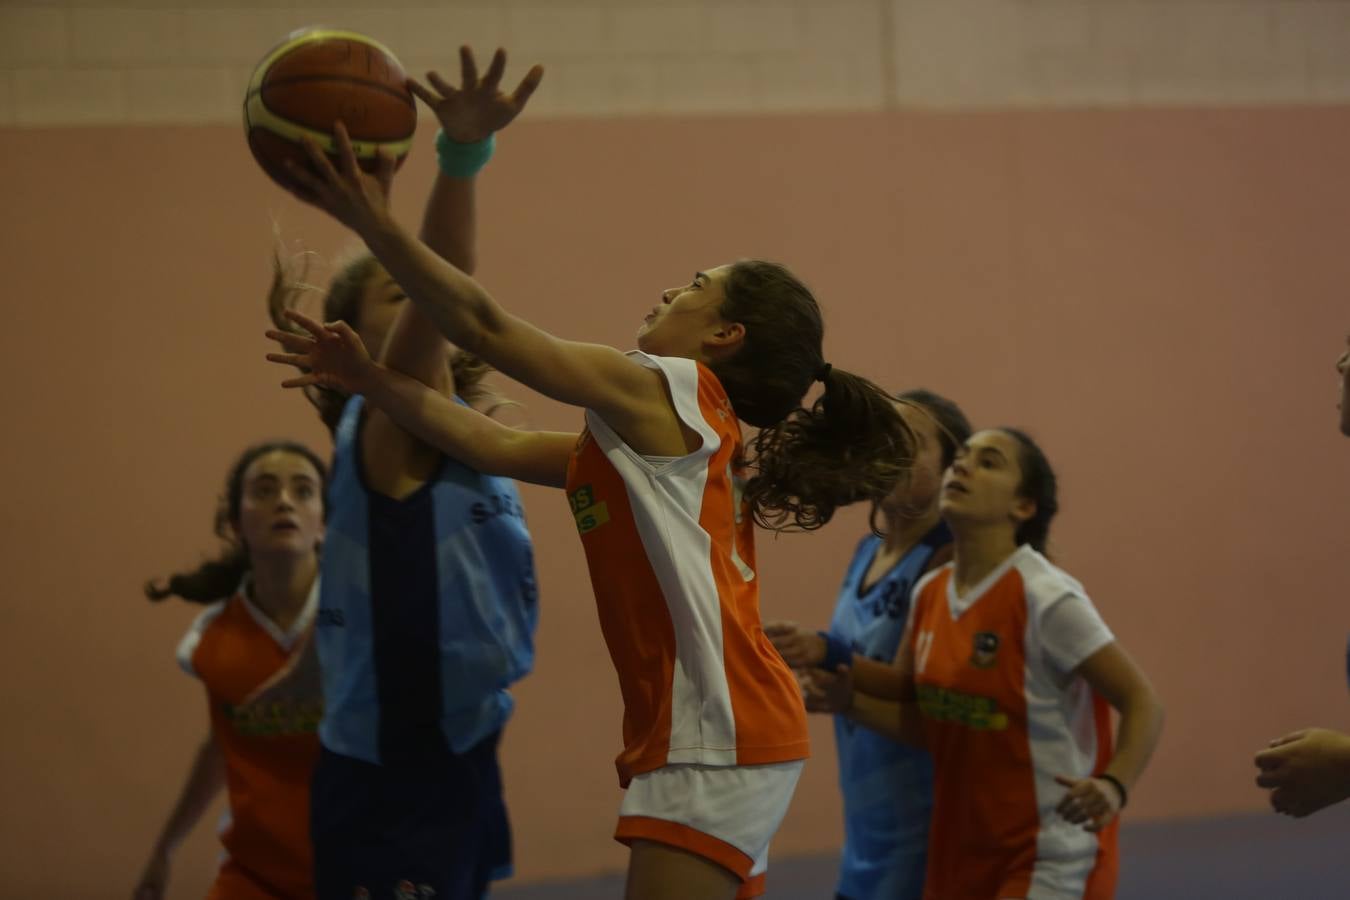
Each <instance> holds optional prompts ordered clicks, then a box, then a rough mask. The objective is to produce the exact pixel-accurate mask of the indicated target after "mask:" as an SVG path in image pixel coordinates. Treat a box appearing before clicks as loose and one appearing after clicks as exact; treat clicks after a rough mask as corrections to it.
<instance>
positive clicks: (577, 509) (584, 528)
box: [567, 484, 609, 534]
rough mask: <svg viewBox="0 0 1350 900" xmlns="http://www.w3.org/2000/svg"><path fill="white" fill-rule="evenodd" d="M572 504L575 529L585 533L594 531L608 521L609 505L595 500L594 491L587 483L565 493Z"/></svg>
mask: <svg viewBox="0 0 1350 900" xmlns="http://www.w3.org/2000/svg"><path fill="white" fill-rule="evenodd" d="M567 502H568V503H570V504H571V505H572V518H574V519H576V520H577V531H578V532H580V533H581V534H585V533H586V532H588V531H594V530H595V529H597V528H599V527H600V526H601V525H604V524H605V523H606V522H608V521H609V507H608V506H606V505H605V503H604V501H601V502H599V503H597V502H596V501H595V492H594V491H593V490H592V489H591V486H590V485H589V484H583V485H582V486H581V487H579V488H577V489H576V490H575V491H572V492H571V493H570V494H568V495H567Z"/></svg>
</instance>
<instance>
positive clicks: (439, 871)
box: [310, 733, 511, 900]
mask: <svg viewBox="0 0 1350 900" xmlns="http://www.w3.org/2000/svg"><path fill="white" fill-rule="evenodd" d="M500 736H501V735H500V733H498V734H494V735H492V736H491V737H488V738H486V739H484V740H483V741H481V742H480V743H478V744H477V745H475V746H474V747H472V748H470V749H469V750H467V751H465V752H464V753H460V754H447V755H444V756H442V757H440V758H439V759H436V760H435V761H419V762H417V763H403V764H398V765H374V764H372V763H368V762H363V761H361V760H358V759H353V758H351V757H349V756H341V755H339V754H337V753H333V752H331V751H329V750H327V749H324V750H322V751H321V753H320V755H319V761H318V764H317V765H316V766H315V769H314V780H313V783H312V793H311V799H310V835H311V839H312V841H313V844H314V870H315V885H316V890H317V895H318V900H365V898H369V900H430V898H433V897H434V898H435V900H480V898H481V897H482V896H483V895H484V894H485V893H486V892H487V887H488V883H489V882H490V881H492V880H494V879H497V878H505V877H507V876H509V875H510V874H511V826H510V823H509V821H508V820H507V817H506V803H505V800H504V799H503V797H502V779H501V769H500V768H499V767H498V764H497V742H498V739H499V738H500Z"/></svg>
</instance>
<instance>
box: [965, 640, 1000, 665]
mask: <svg viewBox="0 0 1350 900" xmlns="http://www.w3.org/2000/svg"><path fill="white" fill-rule="evenodd" d="M998 645H999V639H998V635H996V634H994V633H993V632H992V631H981V632H978V633H976V635H975V649H974V650H972V651H971V654H970V664H971V665H972V666H974V667H975V668H977V669H992V668H993V667H994V663H995V662H997V661H998V660H997V659H996V657H997V656H998Z"/></svg>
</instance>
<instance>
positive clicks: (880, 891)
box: [830, 523, 951, 900]
mask: <svg viewBox="0 0 1350 900" xmlns="http://www.w3.org/2000/svg"><path fill="white" fill-rule="evenodd" d="M949 543H951V534H950V532H949V531H948V530H947V526H946V525H945V524H941V523H939V524H938V525H937V527H935V528H934V529H933V530H932V531H930V532H929V533H928V534H926V535H924V537H923V539H922V540H920V541H919V542H918V543H917V544H915V545H914V547H912V548H911V549H910V551H909V552H908V553H906V554H905V555H904V556H903V557H902V558H901V559H900V561H899V562H898V563H896V564H895V565H894V566H893V567H892V568H891V570H890V571H889V572H887V573H886V574H885V575H884V576H882V577H881V578H880V579H879V580H878V581H877V582H876V583H875V584H873V585H871V586H869V587H868V588H867V589H866V590H865V591H864V590H862V588H863V584H862V580H863V578H864V577H865V576H866V574H867V569H868V567H869V566H870V565H871V564H872V559H873V557H874V556H875V555H876V553H877V551H878V550H879V549H880V548H881V538H878V537H877V536H875V535H870V534H869V535H868V536H867V537H865V538H863V539H862V541H861V542H859V544H858V549H857V550H856V551H855V552H854V554H853V561H852V562H850V563H849V566H848V572H847V574H845V576H844V583H843V585H842V586H841V587H840V588H839V600H838V602H837V603H836V605H835V610H834V618H833V619H831V620H830V633H831V634H832V635H834V636H835V637H838V638H840V639H842V640H843V641H844V642H845V643H847V644H849V645H850V646H851V647H852V648H853V652H854V653H857V654H861V655H862V656H865V657H867V658H869V659H873V660H876V661H878V662H884V663H887V664H890V663H891V662H892V661H893V660H894V659H895V654H896V651H897V650H898V649H899V647H900V638H901V637H902V635H903V632H904V630H905V620H906V619H907V618H908V616H909V603H910V594H911V592H912V590H913V588H914V584H915V582H917V581H918V580H919V578H920V576H922V575H923V573H924V571H925V570H926V569H927V568H928V564H929V562H930V561H931V560H932V558H933V553H934V552H935V551H936V550H937V549H938V548H940V547H943V546H945V545H946V544H949ZM834 735H835V741H836V743H837V745H838V751H839V787H840V790H841V791H842V792H843V795H844V852H843V859H842V861H841V863H840V872H839V887H838V892H839V895H840V896H841V897H846V898H848V900H919V898H920V897H922V896H923V873H924V858H925V856H926V855H927V852H928V817H929V813H930V812H931V810H932V806H933V765H932V761H931V760H930V759H929V756H928V754H927V752H925V751H923V750H920V749H917V748H914V747H907V746H904V745H902V744H897V743H896V742H895V741H892V740H891V739H890V738H886V737H882V736H881V735H879V734H877V733H876V732H874V731H871V730H869V729H867V728H864V727H862V726H861V725H858V724H856V723H854V722H851V721H849V720H848V719H847V718H845V717H844V716H835V717H834Z"/></svg>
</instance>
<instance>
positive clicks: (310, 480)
mask: <svg viewBox="0 0 1350 900" xmlns="http://www.w3.org/2000/svg"><path fill="white" fill-rule="evenodd" d="M233 524H234V529H235V532H236V534H238V536H239V538H240V539H241V540H242V541H243V542H244V546H245V547H247V548H248V552H249V555H250V556H254V557H256V556H258V555H259V554H268V555H285V556H296V557H300V556H304V555H307V554H310V553H313V552H314V548H315V547H317V546H318V544H319V542H320V541H322V540H323V533H324V529H323V484H322V479H321V478H320V477H319V473H318V471H317V470H316V469H315V468H314V464H313V463H311V462H310V461H309V460H308V459H306V458H305V457H303V456H301V455H300V454H298V453H292V452H290V451H287V450H273V451H272V452H270V453H264V454H263V455H262V456H259V457H258V458H257V459H255V460H253V462H251V463H249V466H248V468H247V469H245V470H244V479H243V493H242V495H241V496H240V498H239V519H238V521H236V522H234V523H233Z"/></svg>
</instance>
